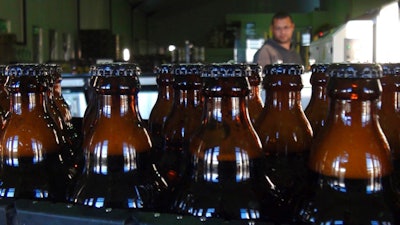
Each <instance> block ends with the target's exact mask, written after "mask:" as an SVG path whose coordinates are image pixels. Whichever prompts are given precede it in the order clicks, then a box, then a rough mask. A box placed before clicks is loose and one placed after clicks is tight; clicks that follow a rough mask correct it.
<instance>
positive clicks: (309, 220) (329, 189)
mask: <svg viewBox="0 0 400 225" xmlns="http://www.w3.org/2000/svg"><path fill="white" fill-rule="evenodd" d="M328 70H329V71H328V73H329V76H330V78H329V81H328V86H327V90H328V95H329V97H330V105H331V107H330V109H329V113H328V119H327V122H326V126H325V127H324V128H323V129H322V130H321V133H320V135H318V136H317V137H316V139H314V142H313V145H312V148H311V153H310V160H309V164H308V165H309V168H310V169H311V171H312V173H313V176H312V181H311V182H310V184H311V186H310V189H309V190H308V192H307V193H306V194H304V201H303V202H302V204H301V205H300V207H299V208H298V210H297V212H298V215H299V218H300V221H299V223H300V222H303V223H305V224H398V222H395V219H394V217H395V215H396V214H397V215H398V209H397V206H395V204H394V202H395V201H397V203H398V197H397V196H396V195H394V192H393V189H392V187H391V181H390V179H391V178H390V174H391V173H392V164H391V160H390V150H389V145H388V143H387V141H386V139H385V137H384V135H383V133H382V130H381V128H380V126H379V122H378V117H377V112H376V103H377V100H378V98H379V95H380V94H381V85H380V82H379V79H378V78H380V77H381V76H382V69H381V67H380V66H379V65H377V64H331V65H330V66H329V68H328Z"/></svg>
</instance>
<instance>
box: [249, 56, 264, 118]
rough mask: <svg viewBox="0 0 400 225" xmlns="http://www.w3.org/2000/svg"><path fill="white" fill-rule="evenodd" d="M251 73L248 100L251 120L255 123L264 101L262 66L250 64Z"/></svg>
mask: <svg viewBox="0 0 400 225" xmlns="http://www.w3.org/2000/svg"><path fill="white" fill-rule="evenodd" d="M249 66H250V69H251V75H250V76H249V77H248V79H249V83H250V94H249V97H248V101H247V107H248V110H249V114H250V119H251V122H252V123H253V124H254V123H255V122H256V120H257V118H258V116H259V115H260V113H261V111H262V109H263V107H264V103H263V100H262V99H261V82H262V76H261V75H262V66H260V65H257V64H249Z"/></svg>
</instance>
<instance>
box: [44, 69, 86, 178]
mask: <svg viewBox="0 0 400 225" xmlns="http://www.w3.org/2000/svg"><path fill="white" fill-rule="evenodd" d="M43 67H44V68H45V70H46V72H47V78H48V79H47V86H48V88H47V93H46V97H45V103H46V109H47V110H48V112H49V114H50V116H51V117H52V119H53V120H54V121H55V122H56V125H57V127H58V129H59V130H60V131H61V134H62V138H63V141H64V142H66V143H67V145H68V146H69V148H71V151H72V152H73V154H74V158H75V159H76V163H75V164H76V165H75V166H76V169H77V172H78V171H80V170H81V169H82V167H83V165H82V161H83V160H82V158H83V152H82V150H81V138H80V137H79V136H78V133H77V131H76V130H75V128H74V126H73V125H72V122H71V120H72V117H71V114H70V111H69V106H68V105H67V103H66V102H65V100H64V98H63V97H62V94H61V66H59V65H57V64H44V65H43ZM66 114H67V115H66Z"/></svg>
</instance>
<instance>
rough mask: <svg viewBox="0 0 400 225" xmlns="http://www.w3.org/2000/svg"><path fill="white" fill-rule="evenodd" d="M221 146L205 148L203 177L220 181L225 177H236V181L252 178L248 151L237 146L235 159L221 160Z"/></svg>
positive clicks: (206, 179)
mask: <svg viewBox="0 0 400 225" xmlns="http://www.w3.org/2000/svg"><path fill="white" fill-rule="evenodd" d="M219 155H220V147H218V146H217V147H214V148H210V149H207V150H205V153H204V165H203V167H204V168H203V170H204V174H203V178H204V180H205V181H208V182H213V183H218V182H221V181H222V180H221V179H223V178H225V179H229V178H234V179H235V181H236V182H243V181H246V180H248V179H250V159H249V156H248V154H247V151H245V150H243V149H241V148H239V147H235V159H234V161H223V160H219V159H218V158H219Z"/></svg>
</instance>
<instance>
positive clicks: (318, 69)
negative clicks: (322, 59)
mask: <svg viewBox="0 0 400 225" xmlns="http://www.w3.org/2000/svg"><path fill="white" fill-rule="evenodd" d="M328 66H329V64H313V65H311V72H312V73H326V72H327V69H328Z"/></svg>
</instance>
